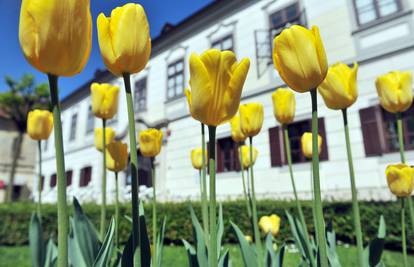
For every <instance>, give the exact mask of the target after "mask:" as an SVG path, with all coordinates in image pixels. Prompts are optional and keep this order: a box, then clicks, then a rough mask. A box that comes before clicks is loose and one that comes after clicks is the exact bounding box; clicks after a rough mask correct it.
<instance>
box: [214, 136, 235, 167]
mask: <svg viewBox="0 0 414 267" xmlns="http://www.w3.org/2000/svg"><path fill="white" fill-rule="evenodd" d="M224 141H225V142H230V143H231V145H232V148H231V149H232V151H230V153H231V157H232V158H231V159H230V164H231V167H230V169H229V170H225V166H224V165H225V161H224V159H225V158H226V157H225V155H224V153H225V152H224V150H223V147H222V146H221V144H220V143H222V142H224ZM216 155H217V167H216V172H217V173H229V172H239V171H240V170H241V166H240V158H239V157H240V156H239V145H238V144H237V143H236V142H234V141H233V139H232V138H231V136H225V137H222V138H219V139H217V140H216Z"/></svg>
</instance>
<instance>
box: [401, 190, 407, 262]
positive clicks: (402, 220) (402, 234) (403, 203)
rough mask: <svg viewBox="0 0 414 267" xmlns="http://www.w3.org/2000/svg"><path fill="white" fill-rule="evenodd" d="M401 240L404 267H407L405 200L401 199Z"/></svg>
mask: <svg viewBox="0 0 414 267" xmlns="http://www.w3.org/2000/svg"><path fill="white" fill-rule="evenodd" d="M401 239H402V252H403V260H404V267H408V261H407V240H406V236H405V199H404V198H401Z"/></svg>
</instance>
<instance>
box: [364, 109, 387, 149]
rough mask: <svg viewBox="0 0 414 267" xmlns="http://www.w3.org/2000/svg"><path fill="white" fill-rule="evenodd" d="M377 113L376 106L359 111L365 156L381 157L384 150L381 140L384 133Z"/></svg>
mask: <svg viewBox="0 0 414 267" xmlns="http://www.w3.org/2000/svg"><path fill="white" fill-rule="evenodd" d="M378 111H379V107H378V106H374V107H368V108H364V109H361V110H359V117H360V120H361V130H362V136H363V139H364V148H365V155H366V156H377V155H381V154H382V151H383V148H384V139H383V138H381V136H383V134H384V133H383V130H382V127H381V125H382V122H381V118H380V113H379V112H378Z"/></svg>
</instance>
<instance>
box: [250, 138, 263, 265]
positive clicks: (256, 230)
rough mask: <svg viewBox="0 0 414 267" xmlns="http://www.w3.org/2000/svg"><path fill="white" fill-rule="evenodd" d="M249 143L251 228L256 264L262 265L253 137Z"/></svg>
mask: <svg viewBox="0 0 414 267" xmlns="http://www.w3.org/2000/svg"><path fill="white" fill-rule="evenodd" d="M249 143H250V147H249V150H250V168H249V169H250V186H251V193H252V215H253V230H254V241H255V243H256V253H257V261H258V266H263V262H262V260H263V259H262V244H261V242H260V232H259V226H258V224H257V222H258V216H257V206H256V192H255V190H254V172H253V137H251V136H250V137H249Z"/></svg>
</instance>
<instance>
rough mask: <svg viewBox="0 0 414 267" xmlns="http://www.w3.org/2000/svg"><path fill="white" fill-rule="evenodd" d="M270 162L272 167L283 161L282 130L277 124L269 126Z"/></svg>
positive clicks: (280, 164) (281, 163) (279, 164)
mask: <svg viewBox="0 0 414 267" xmlns="http://www.w3.org/2000/svg"><path fill="white" fill-rule="evenodd" d="M269 143H270V163H271V166H272V167H275V166H282V165H283V164H284V163H285V152H284V146H283V131H282V128H281V127H279V126H277V127H273V128H269Z"/></svg>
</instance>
